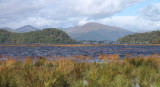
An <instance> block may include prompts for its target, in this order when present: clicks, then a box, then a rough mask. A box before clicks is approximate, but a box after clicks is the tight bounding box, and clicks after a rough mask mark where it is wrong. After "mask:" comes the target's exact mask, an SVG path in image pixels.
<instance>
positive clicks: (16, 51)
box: [0, 45, 160, 59]
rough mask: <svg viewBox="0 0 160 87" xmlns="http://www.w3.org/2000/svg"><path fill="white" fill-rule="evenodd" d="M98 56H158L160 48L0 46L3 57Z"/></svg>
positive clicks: (122, 46)
mask: <svg viewBox="0 0 160 87" xmlns="http://www.w3.org/2000/svg"><path fill="white" fill-rule="evenodd" d="M98 54H119V55H120V57H121V58H123V57H124V56H125V54H127V55H130V56H138V55H144V56H146V55H152V54H159V55H160V46H125V45H108V46H98V47H96V46H91V47H54V46H41V47H19V46H9V47H7V46H0V55H3V56H13V57H18V56H22V57H25V56H33V57H39V56H42V57H44V56H45V57H51V56H57V57H59V56H65V57H68V56H71V55H84V56H92V57H94V59H97V58H98Z"/></svg>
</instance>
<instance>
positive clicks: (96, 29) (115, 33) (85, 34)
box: [66, 22, 133, 41]
mask: <svg viewBox="0 0 160 87" xmlns="http://www.w3.org/2000/svg"><path fill="white" fill-rule="evenodd" d="M66 32H67V33H68V34H69V35H70V36H71V37H72V38H73V39H76V40H96V41H102V40H110V41H116V40H117V39H118V38H120V37H123V36H126V35H129V34H133V32H131V31H128V30H125V29H122V28H118V27H114V26H108V25H103V24H99V23H95V22H90V23H87V24H85V25H83V26H76V27H73V28H70V29H68V30H67V31H66Z"/></svg>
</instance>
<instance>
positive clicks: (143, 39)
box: [118, 30, 160, 44]
mask: <svg viewBox="0 0 160 87" xmlns="http://www.w3.org/2000/svg"><path fill="white" fill-rule="evenodd" d="M118 42H120V43H147V44H148V43H150V44H160V31H159V30H158V31H152V32H146V33H136V34H133V35H128V36H125V37H123V38H120V39H118Z"/></svg>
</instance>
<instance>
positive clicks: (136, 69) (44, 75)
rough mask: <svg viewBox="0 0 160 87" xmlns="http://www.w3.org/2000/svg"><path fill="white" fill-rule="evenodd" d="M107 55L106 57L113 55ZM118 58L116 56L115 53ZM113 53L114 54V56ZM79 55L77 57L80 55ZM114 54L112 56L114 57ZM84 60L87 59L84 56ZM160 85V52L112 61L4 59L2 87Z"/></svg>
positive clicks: (0, 69) (0, 70)
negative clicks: (158, 53)
mask: <svg viewBox="0 0 160 87" xmlns="http://www.w3.org/2000/svg"><path fill="white" fill-rule="evenodd" d="M110 56H111V55H103V56H102V58H104V59H105V58H106V59H108V58H110ZM113 56H114V57H117V56H116V55H113ZM113 56H112V57H113ZM76 57H77V56H76ZM112 57H111V59H113V58H112ZM80 59H85V57H84V56H80ZM136 85H139V86H140V87H160V57H159V56H158V55H152V56H147V57H143V56H139V57H136V58H125V59H124V60H118V59H117V58H116V61H115V62H109V63H96V62H94V63H93V62H75V61H73V60H69V59H66V58H59V59H57V60H55V61H51V60H47V59H46V58H39V59H38V60H33V59H31V58H30V57H26V58H25V59H24V60H21V61H20V60H14V59H12V58H11V59H6V60H0V87H135V86H136Z"/></svg>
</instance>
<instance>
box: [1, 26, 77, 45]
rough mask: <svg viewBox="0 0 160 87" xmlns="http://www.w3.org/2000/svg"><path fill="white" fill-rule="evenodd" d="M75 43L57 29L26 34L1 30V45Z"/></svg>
mask: <svg viewBox="0 0 160 87" xmlns="http://www.w3.org/2000/svg"><path fill="white" fill-rule="evenodd" d="M75 42H76V41H75V40H73V39H72V38H71V37H70V36H68V35H67V33H66V32H64V31H62V30H58V29H56V28H47V29H43V30H37V31H31V32H26V33H13V32H9V31H7V30H3V29H0V43H47V44H48V43H49V44H61V43H62V44H69V43H75Z"/></svg>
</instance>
